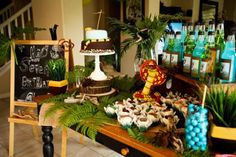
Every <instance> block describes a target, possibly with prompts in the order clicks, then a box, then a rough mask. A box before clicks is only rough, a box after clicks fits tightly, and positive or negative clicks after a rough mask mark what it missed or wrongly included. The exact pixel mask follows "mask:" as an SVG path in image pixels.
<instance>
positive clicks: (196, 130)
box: [193, 127, 201, 133]
mask: <svg viewBox="0 0 236 157" xmlns="http://www.w3.org/2000/svg"><path fill="white" fill-rule="evenodd" d="M193 131H194V132H195V133H199V132H200V131H201V130H200V128H198V127H196V128H194V129H193Z"/></svg>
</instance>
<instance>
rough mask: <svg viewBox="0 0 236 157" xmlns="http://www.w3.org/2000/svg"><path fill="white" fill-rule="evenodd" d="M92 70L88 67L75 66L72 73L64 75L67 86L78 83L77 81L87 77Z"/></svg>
mask: <svg viewBox="0 0 236 157" xmlns="http://www.w3.org/2000/svg"><path fill="white" fill-rule="evenodd" d="M92 71H93V69H92V68H91V67H88V66H80V65H76V66H75V67H74V70H73V71H69V72H67V73H66V79H67V81H68V84H69V85H72V84H74V83H76V82H77V83H78V81H82V80H83V79H84V78H86V77H87V76H89V75H90V74H91V72H92Z"/></svg>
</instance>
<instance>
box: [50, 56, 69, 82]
mask: <svg viewBox="0 0 236 157" xmlns="http://www.w3.org/2000/svg"><path fill="white" fill-rule="evenodd" d="M48 72H49V76H50V78H51V79H52V80H54V81H61V80H64V79H65V73H66V64H65V60H64V59H62V58H59V59H51V60H49V61H48Z"/></svg>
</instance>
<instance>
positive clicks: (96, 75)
mask: <svg viewBox="0 0 236 157" xmlns="http://www.w3.org/2000/svg"><path fill="white" fill-rule="evenodd" d="M80 54H81V55H84V56H94V57H95V69H94V71H93V72H92V73H91V74H90V76H89V77H90V78H91V79H92V80H95V81H102V80H106V79H107V76H106V75H105V73H104V72H103V71H102V70H101V69H100V56H108V55H113V54H115V51H109V52H106V51H104V52H101V53H91V52H90V53H89V52H81V53H80Z"/></svg>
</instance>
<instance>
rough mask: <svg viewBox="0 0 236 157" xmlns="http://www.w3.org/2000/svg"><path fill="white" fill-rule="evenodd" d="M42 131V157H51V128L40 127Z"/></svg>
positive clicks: (52, 148)
mask: <svg viewBox="0 0 236 157" xmlns="http://www.w3.org/2000/svg"><path fill="white" fill-rule="evenodd" d="M42 131H43V136H42V139H43V143H44V144H43V156H44V157H53V154H54V147H53V143H52V140H53V135H52V127H51V126H42Z"/></svg>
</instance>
